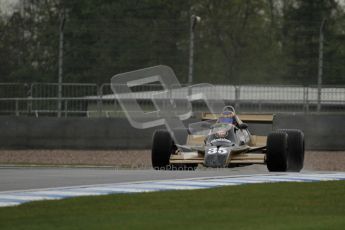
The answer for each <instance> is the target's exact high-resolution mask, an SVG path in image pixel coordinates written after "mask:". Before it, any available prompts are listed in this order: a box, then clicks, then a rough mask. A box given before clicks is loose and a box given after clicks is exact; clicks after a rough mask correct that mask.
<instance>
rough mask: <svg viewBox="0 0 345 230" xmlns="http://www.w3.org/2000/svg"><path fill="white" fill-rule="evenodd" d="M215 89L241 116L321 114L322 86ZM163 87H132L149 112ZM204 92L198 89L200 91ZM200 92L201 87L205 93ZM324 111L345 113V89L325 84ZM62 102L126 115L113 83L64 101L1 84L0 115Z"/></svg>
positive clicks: (73, 111) (41, 111) (40, 90)
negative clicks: (112, 88) (111, 85)
mask: <svg viewBox="0 0 345 230" xmlns="http://www.w3.org/2000/svg"><path fill="white" fill-rule="evenodd" d="M215 89H216V91H217V93H218V95H220V97H221V98H222V99H223V100H224V101H225V103H226V104H229V105H234V106H235V107H236V109H237V111H238V112H240V113H277V112H283V113H284V112H296V113H311V112H316V111H317V103H318V101H317V92H318V91H317V87H316V86H309V87H302V86H260V85H248V86H246V85H237V86H233V85H216V86H215ZM159 90H162V86H161V85H143V86H137V87H135V88H133V89H132V91H133V94H132V95H131V97H135V98H136V99H137V101H138V103H139V104H140V106H141V108H142V109H143V110H146V111H153V110H155V109H154V106H153V103H152V101H151V96H152V93H153V92H157V91H159ZM197 90H198V89H195V92H197ZM199 90H200V89H199ZM321 93H322V95H321V110H320V111H319V112H321V113H325V112H333V113H345V86H342V87H339V86H337V87H334V86H324V87H323V88H322V92H321ZM187 95H188V89H187V88H185V89H178V90H176V91H172V92H171V94H170V97H171V98H170V99H174V100H182V99H185V98H186V96H187ZM59 102H61V105H62V106H61V111H60V113H61V115H62V116H63V117H69V116H86V117H87V116H92V117H112V116H123V114H124V113H123V111H122V109H121V107H120V106H119V104H118V102H117V101H116V99H115V97H114V95H113V93H112V90H111V87H110V84H102V85H96V84H75V83H64V84H62V97H61V98H59V97H58V84H57V83H32V84H17V83H0V115H10V116H36V117H39V116H57V114H58V112H59V111H58V103H59ZM192 105H193V111H205V109H206V106H205V104H204V103H203V102H202V101H200V102H199V101H197V102H193V104H192Z"/></svg>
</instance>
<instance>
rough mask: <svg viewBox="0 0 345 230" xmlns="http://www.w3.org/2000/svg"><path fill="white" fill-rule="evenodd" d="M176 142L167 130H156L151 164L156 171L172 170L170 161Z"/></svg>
mask: <svg viewBox="0 0 345 230" xmlns="http://www.w3.org/2000/svg"><path fill="white" fill-rule="evenodd" d="M174 151H175V150H174V141H173V139H172V137H171V135H170V133H169V132H168V131H166V130H156V131H155V132H154V134H153V140H152V150H151V162H152V166H153V168H154V169H156V170H167V169H169V168H170V164H169V160H170V156H171V154H172V153H173V152H174Z"/></svg>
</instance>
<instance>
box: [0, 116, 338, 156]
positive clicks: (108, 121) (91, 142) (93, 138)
mask: <svg viewBox="0 0 345 230" xmlns="http://www.w3.org/2000/svg"><path fill="white" fill-rule="evenodd" d="M196 121H197V120H196V119H192V120H189V121H187V122H186V123H189V122H196ZM158 128H164V127H163V126H162V127H157V128H151V129H144V130H142V129H135V128H133V127H131V125H130V124H129V123H128V121H127V119H126V118H60V119H57V118H52V117H42V118H33V117H0V148H3V149H149V148H150V147H151V138H152V134H153V132H154V130H155V129H158ZM280 128H298V129H301V130H302V131H303V132H304V133H305V138H306V148H307V149H314V150H344V149H345V130H344V129H345V115H286V114H279V115H276V116H275V118H274V125H273V129H280ZM249 130H250V131H251V132H252V133H253V134H259V135H267V134H268V133H269V132H270V131H271V130H272V127H271V125H268V124H249Z"/></svg>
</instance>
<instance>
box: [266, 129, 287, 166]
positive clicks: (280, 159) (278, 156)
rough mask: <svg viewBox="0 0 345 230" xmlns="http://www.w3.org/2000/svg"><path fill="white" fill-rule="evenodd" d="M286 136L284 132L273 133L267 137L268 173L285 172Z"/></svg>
mask: <svg viewBox="0 0 345 230" xmlns="http://www.w3.org/2000/svg"><path fill="white" fill-rule="evenodd" d="M287 147H288V134H287V133H285V132H273V133H270V134H269V135H268V136H267V154H266V162H267V169H268V170H269V171H270V172H286V171H287V169H288V161H287V154H288V151H287Z"/></svg>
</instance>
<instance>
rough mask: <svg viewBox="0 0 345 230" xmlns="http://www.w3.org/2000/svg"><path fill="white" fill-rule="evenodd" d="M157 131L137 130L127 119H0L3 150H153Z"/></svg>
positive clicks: (0, 141) (0, 140)
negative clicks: (154, 135) (153, 135)
mask: <svg viewBox="0 0 345 230" xmlns="http://www.w3.org/2000/svg"><path fill="white" fill-rule="evenodd" d="M153 131H154V129H145V130H140V129H135V128H132V127H131V125H130V124H129V123H128V121H127V119H125V118H124V119H107V118H60V119H57V118H50V117H43V118H31V117H18V118H17V117H0V148H33V149H37V148H41V149H67V148H68V149H126V148H132V149H138V148H150V145H151V136H152V133H153Z"/></svg>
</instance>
